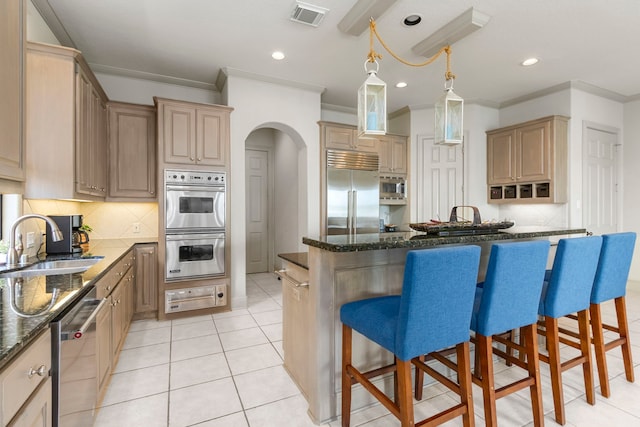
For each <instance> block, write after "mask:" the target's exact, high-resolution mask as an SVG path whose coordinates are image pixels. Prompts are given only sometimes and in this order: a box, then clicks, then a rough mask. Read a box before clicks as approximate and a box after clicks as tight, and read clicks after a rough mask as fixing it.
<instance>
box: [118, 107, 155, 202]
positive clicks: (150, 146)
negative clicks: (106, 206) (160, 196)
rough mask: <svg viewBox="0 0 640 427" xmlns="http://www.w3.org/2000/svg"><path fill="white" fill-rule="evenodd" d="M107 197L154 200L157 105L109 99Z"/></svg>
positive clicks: (128, 199)
mask: <svg viewBox="0 0 640 427" xmlns="http://www.w3.org/2000/svg"><path fill="white" fill-rule="evenodd" d="M108 111H109V132H108V137H109V198H108V200H114V199H120V198H122V199H126V200H127V201H155V200H156V109H155V108H154V107H151V106H146V105H135V104H126V103H121V102H109V104H108Z"/></svg>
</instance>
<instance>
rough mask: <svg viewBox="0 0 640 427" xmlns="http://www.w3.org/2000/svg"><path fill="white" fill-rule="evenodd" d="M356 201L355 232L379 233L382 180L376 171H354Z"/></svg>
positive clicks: (352, 176)
mask: <svg viewBox="0 0 640 427" xmlns="http://www.w3.org/2000/svg"><path fill="white" fill-rule="evenodd" d="M351 179H352V185H353V191H354V193H353V194H354V196H353V197H354V198H355V199H354V202H355V212H353V214H354V216H355V228H356V230H355V232H356V233H377V232H378V231H379V230H380V219H379V218H380V212H379V211H380V209H379V204H380V192H379V191H380V190H379V189H380V180H379V179H378V172H375V171H355V170H354V171H352V172H351Z"/></svg>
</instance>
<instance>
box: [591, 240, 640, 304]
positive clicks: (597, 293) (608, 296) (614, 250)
mask: <svg viewBox="0 0 640 427" xmlns="http://www.w3.org/2000/svg"><path fill="white" fill-rule="evenodd" d="M635 243H636V233H633V232H626V233H614V234H605V235H603V236H602V255H601V257H600V261H599V263H598V271H597V272H596V278H595V281H594V284H593V289H592V290H591V303H592V304H600V303H602V302H604V301H609V300H612V299H615V298H619V297H622V296H625V295H626V290H627V278H628V277H629V269H630V266H631V258H632V257H633V248H634V246H635Z"/></svg>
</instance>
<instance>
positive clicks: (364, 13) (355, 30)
mask: <svg viewBox="0 0 640 427" xmlns="http://www.w3.org/2000/svg"><path fill="white" fill-rule="evenodd" d="M397 1H398V0H373V1H372V0H358V1H357V2H356V4H354V5H353V7H352V8H351V9H350V10H349V12H347V14H346V15H345V16H344V18H342V20H341V21H340V22H339V23H338V29H339V30H340V31H342V32H343V33H346V34H351V35H352V36H359V35H360V34H362V33H363V32H364V31H365V30H367V29H368V28H369V20H370V19H371V18H373V19H378V18H379V17H380V16H382V14H383V13H384V12H386V11H387V9H389V8H390V7H391V6H393V4H394V3H395V2H397Z"/></svg>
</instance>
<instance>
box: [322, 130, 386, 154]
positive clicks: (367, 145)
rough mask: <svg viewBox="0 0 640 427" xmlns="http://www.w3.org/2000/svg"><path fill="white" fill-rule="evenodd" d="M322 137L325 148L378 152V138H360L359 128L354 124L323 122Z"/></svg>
mask: <svg viewBox="0 0 640 427" xmlns="http://www.w3.org/2000/svg"><path fill="white" fill-rule="evenodd" d="M320 137H321V139H322V141H324V144H325V148H331V149H337V150H351V151H364V152H368V153H377V152H378V139H377V138H358V130H357V129H356V128H355V127H354V126H349V125H340V124H337V123H331V124H329V123H326V124H322V123H321V136H320Z"/></svg>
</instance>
